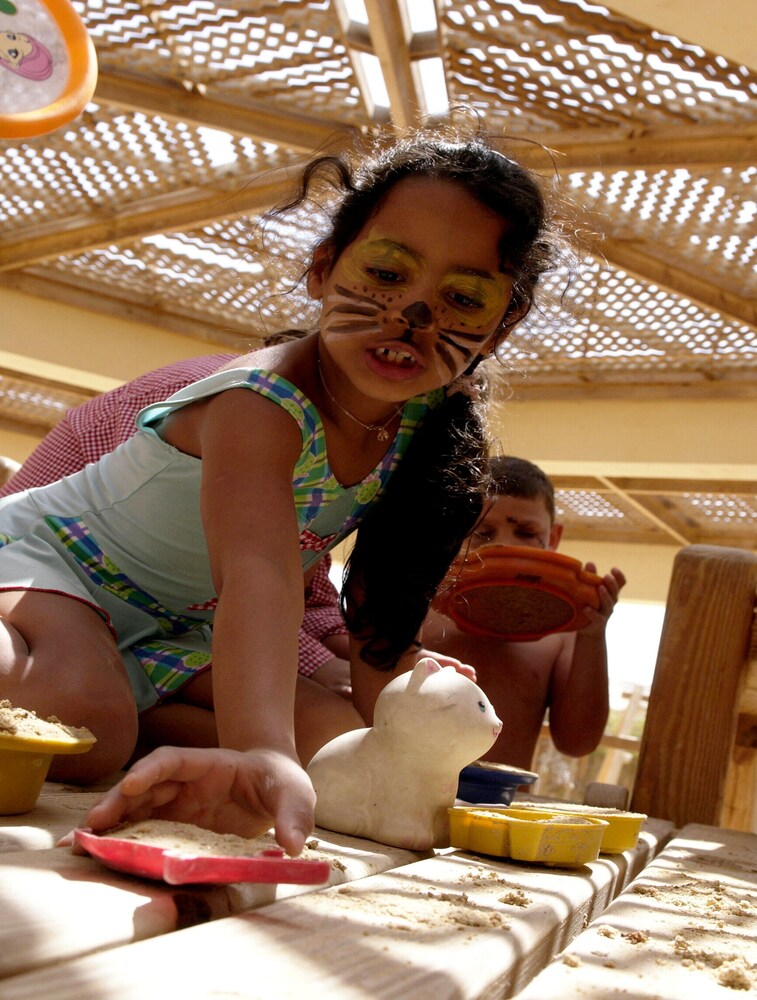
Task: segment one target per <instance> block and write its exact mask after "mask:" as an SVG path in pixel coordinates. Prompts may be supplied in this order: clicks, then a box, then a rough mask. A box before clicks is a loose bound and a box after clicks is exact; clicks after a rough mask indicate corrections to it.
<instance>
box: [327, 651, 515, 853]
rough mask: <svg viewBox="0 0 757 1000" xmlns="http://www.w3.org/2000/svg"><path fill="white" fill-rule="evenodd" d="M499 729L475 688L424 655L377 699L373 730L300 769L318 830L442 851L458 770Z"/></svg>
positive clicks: (342, 741)
mask: <svg viewBox="0 0 757 1000" xmlns="http://www.w3.org/2000/svg"><path fill="white" fill-rule="evenodd" d="M501 729H502V723H501V722H500V720H499V719H498V718H497V716H496V714H495V712H494V709H493V708H492V705H491V703H490V701H489V699H488V698H487V697H486V695H485V694H484V692H483V691H482V690H481V688H479V687H478V686H477V685H476V684H474V683H473V681H471V680H468V678H467V677H464V676H463V675H462V674H459V673H458V672H457V671H456V670H455V669H454V667H441V666H439V664H438V663H437V662H436V660H433V659H431V658H430V657H424V658H423V659H421V660H419V662H418V664H417V665H416V667H415V668H414V669H413V670H412V671H409V672H408V673H404V674H400V675H399V676H398V677H395V678H394V680H392V681H390V682H389V684H387V686H386V687H385V688H384V689H383V691H382V692H381V693H380V694H379V696H378V698H377V699H376V707H375V712H374V722H373V727H372V728H369V729H356V730H353V731H352V732H349V733H343V734H342V735H341V736H337V737H336V738H335V739H333V740H331V741H330V742H329V743H327V744H326V745H325V746H324V747H322V748H321V749H320V750H319V751H318V752H317V753H316V754H315V756H314V757H313V758H312V760H311V761H310V763H309V764H308V767H307V772H308V774H309V775H310V778H311V780H312V782H313V787H314V788H315V792H316V796H317V802H316V807H315V821H316V823H317V825H318V826H320V827H322V828H324V829H326V830H334V831H337V832H338V833H348V834H351V835H352V836H355V837H366V838H368V839H369V840H376V841H378V842H379V843H382V844H392V845H394V846H395V847H404V848H408V849H410V850H416V851H425V850H428V849H429V848H431V847H446V846H448V845H449V822H448V817H447V809H448V807H449V806H451V805H453V803H454V801H455V795H456V793H457V784H458V778H459V775H460V771H461V770H462V768H463V767H465V766H466V765H467V764H470V763H471V762H472V761H474V760H476V759H478V758H479V757H481V756H482V755H483V754H485V753H486V751H487V750H488V749H489V748H490V747H491V746H492V744H493V743H494V741H495V740H496V738H497V736H498V735H499V733H500V731H501Z"/></svg>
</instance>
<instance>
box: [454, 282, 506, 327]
mask: <svg viewBox="0 0 757 1000" xmlns="http://www.w3.org/2000/svg"><path fill="white" fill-rule="evenodd" d="M510 291H511V282H510V281H509V279H508V278H506V277H505V275H504V274H493V275H491V277H489V276H487V275H483V274H468V273H466V272H460V271H457V272H454V273H452V274H450V275H447V276H445V278H444V280H443V281H442V284H441V286H440V288H439V295H440V297H441V298H442V300H443V301H444V302H445V304H446V305H447V306H448V307H449V308H451V309H453V310H454V311H455V312H456V313H458V314H459V315H460V316H461V317H463V318H464V319H467V320H468V321H470V320H474V321H475V323H476V324H477V325H479V324H480V325H484V324H486V323H490V322H491V321H493V320H496V319H499V318H501V317H502V316H503V315H504V313H505V310H506V309H507V303H508V301H509V299H510Z"/></svg>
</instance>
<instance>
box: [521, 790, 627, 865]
mask: <svg viewBox="0 0 757 1000" xmlns="http://www.w3.org/2000/svg"><path fill="white" fill-rule="evenodd" d="M507 812H508V814H510V815H512V816H518V817H520V818H522V819H528V818H529V817H530V816H533V815H535V814H538V815H540V816H543V815H544V814H547V815H550V816H554V815H560V816H579V817H587V818H589V819H601V820H604V821H605V822H606V823H607V829H606V830H605V832H604V834H603V836H602V846H601V847H600V851H601V853H602V854H622V853H623V851H631V850H633V848H634V847H636V844H637V842H638V840H639V834H640V833H641V828H642V826H643V825H644V821H645V820H646V818H647V817H646V815H645V814H644V813H635V812H626V811H625V810H622V809H611V808H604V807H601V806H583V805H578V804H576V803H573V802H566V803H564V804H563V803H555V802H550V803H549V804H548V805H546V804H544V803H542V804H540V803H536V802H535V803H531V802H517V803H516V804H515V805H514V806H512V807H510V808H509V809H508V810H507Z"/></svg>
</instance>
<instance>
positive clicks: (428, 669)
mask: <svg viewBox="0 0 757 1000" xmlns="http://www.w3.org/2000/svg"><path fill="white" fill-rule="evenodd" d="M417 665H418V666H419V667H420V666H421V665H422V666H423V668H424V670H425V673H426V676H427V677H428V675H429V674H435V673H436V672H437V671H438V670H441V669H442V667H441V664H440V663H437V662H436V660H434V659H432V658H431V657H430V656H424V657H423V659H422V660H418V664H417Z"/></svg>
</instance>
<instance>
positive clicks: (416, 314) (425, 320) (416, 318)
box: [402, 302, 432, 330]
mask: <svg viewBox="0 0 757 1000" xmlns="http://www.w3.org/2000/svg"><path fill="white" fill-rule="evenodd" d="M402 318H403V319H404V320H406V322H407V325H408V326H409V327H410V329H411V330H415V329H417V328H418V327H420V326H428V325H429V323H430V322H431V320H432V315H431V310H430V309H429V307H428V306H427V305H426V303H425V302H413V304H412V305H409V306H405V308H404V309H403V310H402Z"/></svg>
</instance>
